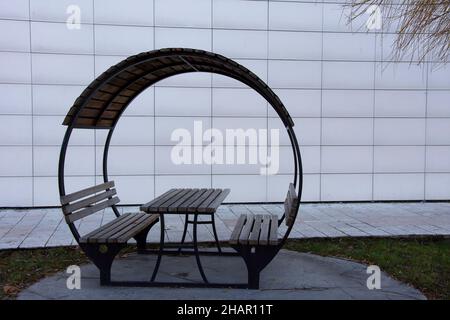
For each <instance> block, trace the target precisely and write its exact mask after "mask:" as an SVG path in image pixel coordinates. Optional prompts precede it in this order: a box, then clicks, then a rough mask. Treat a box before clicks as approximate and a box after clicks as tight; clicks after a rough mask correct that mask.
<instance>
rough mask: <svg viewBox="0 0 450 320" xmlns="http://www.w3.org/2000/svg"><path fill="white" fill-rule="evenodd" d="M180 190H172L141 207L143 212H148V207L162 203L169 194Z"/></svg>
mask: <svg viewBox="0 0 450 320" xmlns="http://www.w3.org/2000/svg"><path fill="white" fill-rule="evenodd" d="M176 190H178V189H170V190H169V191H166V192H164V193H163V194H161V195H159V196H157V197H156V198H155V199H153V200H151V201H149V202H147V203H145V204H143V205H141V207H140V208H139V209H140V210H141V211H144V212H146V210H148V207H151V206H152V205H153V204H154V203H155V202H157V201H160V200H161V199H163V198H164V197H165V196H166V195H167V194H170V193H173V192H175V191H176Z"/></svg>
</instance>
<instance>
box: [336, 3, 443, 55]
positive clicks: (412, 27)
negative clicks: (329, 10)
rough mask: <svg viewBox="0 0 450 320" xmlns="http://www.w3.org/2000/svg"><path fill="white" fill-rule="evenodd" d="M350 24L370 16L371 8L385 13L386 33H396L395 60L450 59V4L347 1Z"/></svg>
mask: <svg viewBox="0 0 450 320" xmlns="http://www.w3.org/2000/svg"><path fill="white" fill-rule="evenodd" d="M347 1H348V2H347V3H346V5H345V7H346V8H347V9H349V10H350V14H349V16H348V21H349V23H351V22H354V21H355V20H356V18H358V17H360V16H361V15H363V14H366V10H367V9H368V8H369V7H370V6H377V7H378V8H380V10H381V13H382V30H383V32H386V31H387V30H390V31H392V30H393V31H394V32H395V33H396V39H395V43H394V47H393V51H392V57H393V59H394V60H402V59H404V58H405V57H406V56H409V59H410V61H411V62H412V61H417V62H419V63H422V62H425V61H436V62H438V63H441V64H445V63H448V62H449V58H450V0H347Z"/></svg>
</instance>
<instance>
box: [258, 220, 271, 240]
mask: <svg viewBox="0 0 450 320" xmlns="http://www.w3.org/2000/svg"><path fill="white" fill-rule="evenodd" d="M270 220H271V216H270V215H269V214H265V215H263V218H262V225H261V234H260V235H259V244H260V245H263V246H264V245H267V244H268V243H269V229H270Z"/></svg>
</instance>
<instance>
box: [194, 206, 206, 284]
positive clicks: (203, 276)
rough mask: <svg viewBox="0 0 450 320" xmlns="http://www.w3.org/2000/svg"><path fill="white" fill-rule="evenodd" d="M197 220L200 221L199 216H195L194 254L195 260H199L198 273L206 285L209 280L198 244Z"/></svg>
mask: <svg viewBox="0 0 450 320" xmlns="http://www.w3.org/2000/svg"><path fill="white" fill-rule="evenodd" d="M197 220H198V215H197V214H194V226H193V229H194V232H193V237H194V253H195V259H196V260H197V266H198V271H200V275H201V276H202V279H203V281H204V282H205V283H208V279H207V278H206V275H205V272H204V271H203V267H202V263H201V261H200V255H199V252H198V242H197Z"/></svg>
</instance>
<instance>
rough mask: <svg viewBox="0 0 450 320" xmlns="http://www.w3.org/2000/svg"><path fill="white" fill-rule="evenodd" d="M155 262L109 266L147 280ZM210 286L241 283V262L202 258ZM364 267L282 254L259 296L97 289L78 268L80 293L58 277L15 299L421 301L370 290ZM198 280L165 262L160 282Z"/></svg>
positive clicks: (399, 286)
mask: <svg viewBox="0 0 450 320" xmlns="http://www.w3.org/2000/svg"><path fill="white" fill-rule="evenodd" d="M154 260H155V257H154V256H151V255H137V254H131V255H129V256H128V257H126V258H122V259H118V260H116V261H115V263H114V266H113V271H112V272H113V273H112V274H113V280H148V279H149V277H150V274H151V271H152V268H153V263H154ZM202 261H203V264H204V268H205V271H206V274H207V275H208V278H209V280H210V281H220V282H245V281H246V277H247V275H246V268H245V265H244V263H243V261H242V259H240V258H239V257H214V256H202ZM366 270H367V266H365V265H363V264H359V263H355V262H351V261H347V260H343V259H335V258H324V257H320V256H317V255H313V254H305V253H298V252H293V251H287V250H282V251H281V252H280V253H279V254H278V255H277V257H275V259H274V260H273V261H272V262H271V263H270V264H269V266H267V268H266V269H265V270H264V271H263V272H262V273H261V285H260V290H247V289H228V288H224V289H210V288H207V289H204V288H195V289H192V288H125V287H101V286H100V285H99V279H98V277H99V273H98V271H97V269H96V268H95V266H93V265H92V264H86V265H84V266H82V267H81V276H82V277H81V289H80V290H69V289H67V286H66V280H67V277H68V274H66V273H65V272H61V273H58V274H56V275H54V276H51V277H48V278H45V279H43V280H41V281H39V282H37V283H35V284H34V285H32V286H31V287H29V288H27V289H25V290H24V291H22V292H21V293H20V295H19V297H18V299H134V300H136V299H152V300H155V299H425V297H424V295H423V294H422V293H420V292H419V291H418V290H416V289H414V288H412V287H410V286H408V285H406V284H403V283H401V282H398V281H396V280H394V279H392V278H391V277H389V276H388V275H386V274H385V273H382V274H381V289H379V290H377V289H374V290H369V289H368V288H367V286H366V281H367V278H368V276H369V274H367V273H366ZM175 279H176V280H177V281H180V279H183V280H186V281H195V280H199V279H200V276H199V273H198V270H197V266H196V264H195V258H194V257H187V256H175V257H174V256H171V257H166V256H165V257H163V260H162V263H161V269H160V273H159V275H158V280H160V281H174V280H175Z"/></svg>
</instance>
